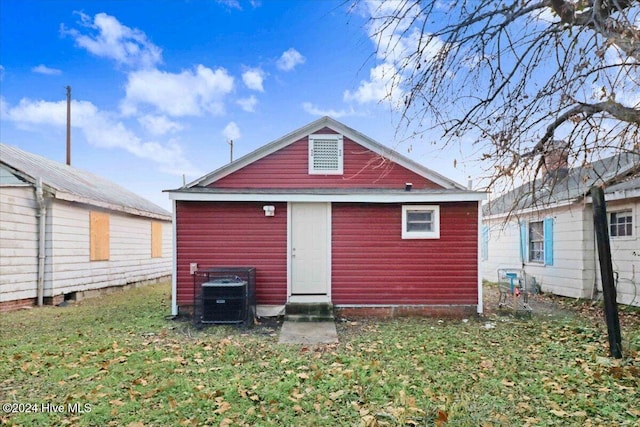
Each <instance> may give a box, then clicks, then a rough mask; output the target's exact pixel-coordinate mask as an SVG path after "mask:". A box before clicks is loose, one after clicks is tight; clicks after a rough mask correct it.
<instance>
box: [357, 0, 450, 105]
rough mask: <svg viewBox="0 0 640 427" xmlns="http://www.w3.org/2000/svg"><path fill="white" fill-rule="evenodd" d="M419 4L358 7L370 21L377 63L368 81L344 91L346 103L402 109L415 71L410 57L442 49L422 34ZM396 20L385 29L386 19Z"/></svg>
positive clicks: (374, 1) (400, 1) (399, 1)
mask: <svg viewBox="0 0 640 427" xmlns="http://www.w3.org/2000/svg"><path fill="white" fill-rule="evenodd" d="M436 7H438V8H440V9H443V8H446V7H447V6H446V4H444V3H442V2H439V3H438V4H437V5H436ZM420 8H421V6H420V3H419V2H406V1H404V0H392V1H391V0H390V1H381V0H366V1H364V2H362V3H360V5H359V9H358V10H359V11H361V12H362V13H363V15H364V16H365V17H366V18H368V19H369V21H368V24H367V32H368V36H369V38H370V39H371V42H372V43H373V45H374V46H375V47H376V57H377V58H378V59H379V60H380V63H379V64H378V65H376V66H375V67H373V68H372V69H371V71H370V75H369V80H363V81H361V82H360V85H359V87H358V88H357V89H356V90H355V91H349V90H347V91H345V92H344V100H345V101H355V102H357V103H359V104H365V103H370V102H371V103H378V102H388V103H390V104H391V107H392V108H394V109H399V108H401V107H402V98H403V95H404V92H403V89H402V88H403V86H404V84H405V82H406V79H407V78H408V77H409V76H408V73H410V72H411V71H413V70H415V69H416V64H414V63H413V62H414V61H415V58H413V59H407V58H410V57H411V54H412V53H414V52H416V51H417V50H418V49H419V50H420V51H421V52H422V58H423V59H424V58H425V57H430V56H434V55H436V54H437V52H438V51H439V50H440V49H441V48H442V46H443V43H444V42H443V41H442V40H441V39H439V38H437V37H432V35H431V34H429V33H423V28H422V26H421V24H422V23H423V16H422V15H421V11H420ZM389 16H396V17H398V18H397V19H395V20H394V21H393V23H392V25H388V19H389V18H388V17H389Z"/></svg>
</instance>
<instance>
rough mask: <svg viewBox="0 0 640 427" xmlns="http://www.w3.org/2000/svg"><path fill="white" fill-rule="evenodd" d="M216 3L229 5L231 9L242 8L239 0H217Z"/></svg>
mask: <svg viewBox="0 0 640 427" xmlns="http://www.w3.org/2000/svg"><path fill="white" fill-rule="evenodd" d="M216 3H218V4H221V5H223V6H226V7H228V8H229V9H237V10H242V6H240V2H239V1H238V0H216Z"/></svg>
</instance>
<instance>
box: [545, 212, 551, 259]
mask: <svg viewBox="0 0 640 427" xmlns="http://www.w3.org/2000/svg"><path fill="white" fill-rule="evenodd" d="M544 263H545V265H553V218H545V220H544Z"/></svg>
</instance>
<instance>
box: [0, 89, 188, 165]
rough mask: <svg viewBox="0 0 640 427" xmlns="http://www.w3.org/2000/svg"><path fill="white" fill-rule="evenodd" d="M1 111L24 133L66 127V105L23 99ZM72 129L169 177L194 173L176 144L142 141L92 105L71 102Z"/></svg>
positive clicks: (86, 102) (62, 102)
mask: <svg viewBox="0 0 640 427" xmlns="http://www.w3.org/2000/svg"><path fill="white" fill-rule="evenodd" d="M3 108H4V109H5V110H6V114H5V116H6V119H8V120H10V121H12V122H14V123H15V124H16V126H18V127H21V128H24V129H30V130H34V129H37V128H42V126H54V127H57V128H60V129H64V127H65V126H66V117H67V113H66V111H67V103H66V101H58V102H49V101H42V100H41V101H34V100H30V99H22V100H21V101H20V103H19V104H18V105H17V106H15V107H13V108H11V107H10V106H8V105H6V104H5V106H4V107H3ZM71 126H72V127H73V128H75V129H79V130H80V131H81V132H82V134H83V135H84V137H85V138H86V140H87V142H89V143H90V144H92V145H94V146H97V147H104V148H119V149H124V150H126V151H128V152H129V153H131V154H133V155H135V156H138V157H141V158H143V159H148V160H152V161H154V162H157V163H158V164H159V165H160V167H161V169H162V170H164V171H166V172H169V173H174V174H182V173H185V171H189V172H192V171H194V168H193V166H192V165H191V164H190V163H189V161H187V160H186V159H185V157H184V155H183V153H182V148H181V147H180V145H179V144H177V143H176V142H175V141H169V142H167V143H164V144H162V143H160V142H156V141H142V140H141V139H140V138H139V137H137V136H136V135H135V134H134V133H133V132H132V131H131V130H129V129H128V128H127V127H126V126H125V125H124V123H122V122H121V121H119V120H118V119H117V118H115V117H114V116H113V115H112V114H110V113H108V112H105V111H100V110H99V109H98V108H97V107H96V106H95V105H93V104H92V103H91V102H88V101H75V100H74V101H71Z"/></svg>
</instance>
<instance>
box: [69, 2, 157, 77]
mask: <svg viewBox="0 0 640 427" xmlns="http://www.w3.org/2000/svg"><path fill="white" fill-rule="evenodd" d="M78 14H79V15H80V20H81V21H80V25H82V26H83V27H85V28H87V29H89V30H95V31H96V32H97V34H82V33H81V32H80V31H78V30H76V29H67V28H66V27H65V26H64V25H62V26H61V29H60V30H61V33H62V34H66V35H70V36H72V37H73V38H74V39H75V41H76V44H77V45H78V46H80V47H82V48H84V49H86V50H87V51H89V52H91V53H92V54H94V55H96V56H99V57H103V58H109V59H112V60H114V61H116V62H117V63H118V64H121V65H127V66H130V67H134V68H149V67H152V66H154V65H156V64H159V63H160V62H162V49H160V48H159V47H158V46H156V45H154V44H153V43H152V42H151V41H150V40H149V39H148V38H147V36H146V34H145V33H144V32H142V31H140V30H138V29H136V28H129V27H127V26H126V25H122V24H121V23H120V22H119V21H118V20H117V19H116V18H115V17H113V16H110V15H107V14H106V13H98V14H97V15H95V16H94V18H93V21H92V20H91V17H90V16H88V15H86V14H84V13H82V12H78Z"/></svg>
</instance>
